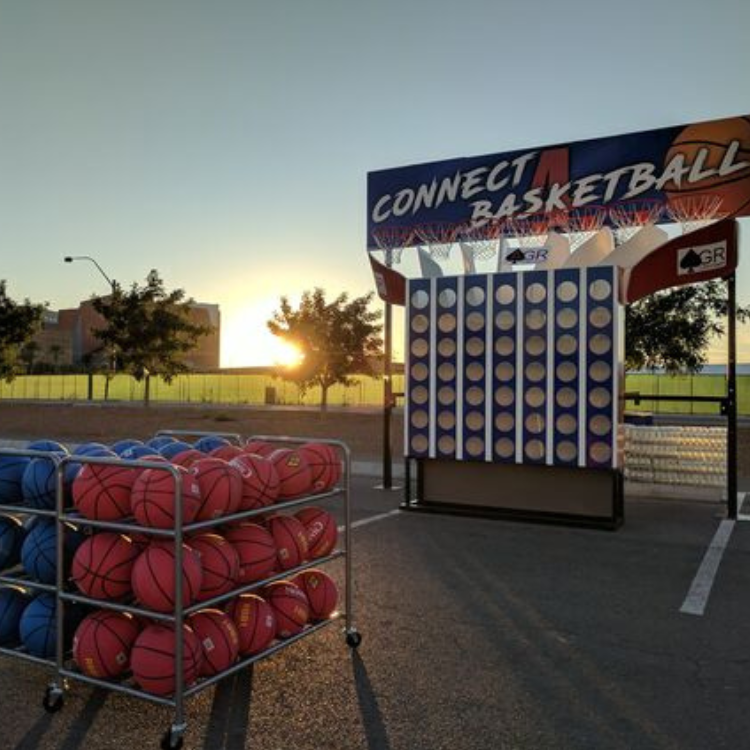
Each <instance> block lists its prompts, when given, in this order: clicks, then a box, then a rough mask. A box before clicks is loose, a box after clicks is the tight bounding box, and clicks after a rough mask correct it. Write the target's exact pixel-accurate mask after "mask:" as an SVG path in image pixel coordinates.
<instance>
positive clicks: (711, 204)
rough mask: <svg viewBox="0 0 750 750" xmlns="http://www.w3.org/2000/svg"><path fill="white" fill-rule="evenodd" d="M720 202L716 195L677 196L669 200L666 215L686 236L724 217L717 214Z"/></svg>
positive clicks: (689, 194) (688, 194)
mask: <svg viewBox="0 0 750 750" xmlns="http://www.w3.org/2000/svg"><path fill="white" fill-rule="evenodd" d="M721 202H722V201H721V197H720V196H718V195H710V194H692V193H686V194H685V195H680V194H677V195H674V196H671V197H670V198H669V203H668V204H667V213H668V214H669V216H670V218H671V219H672V220H673V221H675V222H677V223H678V224H681V225H682V233H683V234H687V233H688V232H692V231H693V230H695V229H698V228H700V227H704V226H706V225H707V224H711V222H713V221H718V220H719V219H721V218H722V217H723V216H724V214H722V213H720V212H719V209H720V208H721Z"/></svg>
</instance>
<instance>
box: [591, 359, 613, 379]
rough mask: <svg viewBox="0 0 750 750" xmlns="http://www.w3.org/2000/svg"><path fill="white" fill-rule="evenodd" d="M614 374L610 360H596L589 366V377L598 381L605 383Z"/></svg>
mask: <svg viewBox="0 0 750 750" xmlns="http://www.w3.org/2000/svg"><path fill="white" fill-rule="evenodd" d="M611 375H612V368H611V367H610V366H609V363H608V362H602V361H601V360H599V361H598V362H594V363H593V364H592V365H591V367H589V377H590V378H591V379H592V380H594V381H596V382H597V383H603V382H604V381H605V380H609V378H610V377H611Z"/></svg>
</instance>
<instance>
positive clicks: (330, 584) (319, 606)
mask: <svg viewBox="0 0 750 750" xmlns="http://www.w3.org/2000/svg"><path fill="white" fill-rule="evenodd" d="M292 580H293V583H296V584H297V586H299V587H300V588H301V589H302V590H303V591H304V592H305V595H306V596H307V601H308V602H309V603H310V619H311V620H325V619H326V618H328V617H330V616H331V615H332V614H333V612H334V610H335V609H336V602H337V601H338V597H339V592H338V589H337V588H336V584H335V583H334V581H333V579H332V578H331V576H329V575H328V574H327V573H324V572H323V571H322V570H315V569H314V568H313V569H310V570H303V571H302V572H301V573H299V574H298V575H296V576H295V577H294V578H293V579H292Z"/></svg>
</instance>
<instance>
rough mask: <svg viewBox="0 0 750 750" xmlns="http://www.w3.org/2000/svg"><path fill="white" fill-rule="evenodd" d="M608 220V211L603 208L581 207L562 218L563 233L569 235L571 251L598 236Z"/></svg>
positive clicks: (573, 209)
mask: <svg viewBox="0 0 750 750" xmlns="http://www.w3.org/2000/svg"><path fill="white" fill-rule="evenodd" d="M606 218H607V209H606V208H604V207H603V206H581V207H580V208H572V209H571V210H570V211H568V212H567V213H566V214H564V215H563V216H562V217H561V224H562V226H563V231H564V232H565V233H566V234H567V235H568V242H569V243H570V249H571V250H575V249H576V248H577V247H579V246H580V245H582V244H583V243H584V242H585V241H586V240H587V239H588V238H589V237H590V236H592V235H594V234H596V233H597V232H598V231H599V230H600V229H601V228H602V227H603V226H604V222H605V220H606Z"/></svg>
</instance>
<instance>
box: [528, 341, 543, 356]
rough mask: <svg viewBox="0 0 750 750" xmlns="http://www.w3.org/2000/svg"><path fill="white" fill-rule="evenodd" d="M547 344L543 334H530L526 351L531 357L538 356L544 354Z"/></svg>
mask: <svg viewBox="0 0 750 750" xmlns="http://www.w3.org/2000/svg"><path fill="white" fill-rule="evenodd" d="M546 348H547V347H546V344H545V343H544V339H543V338H542V337H541V336H529V338H528V339H526V353H527V354H528V355H529V356H531V357H538V356H539V355H540V354H544V350H545V349H546Z"/></svg>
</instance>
